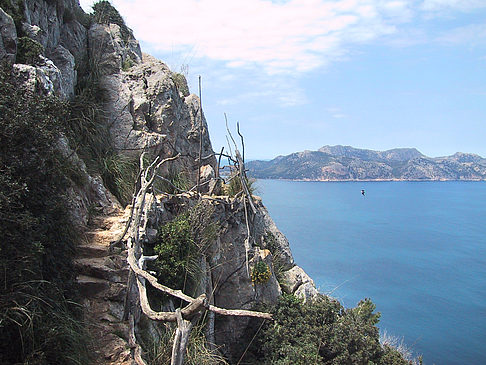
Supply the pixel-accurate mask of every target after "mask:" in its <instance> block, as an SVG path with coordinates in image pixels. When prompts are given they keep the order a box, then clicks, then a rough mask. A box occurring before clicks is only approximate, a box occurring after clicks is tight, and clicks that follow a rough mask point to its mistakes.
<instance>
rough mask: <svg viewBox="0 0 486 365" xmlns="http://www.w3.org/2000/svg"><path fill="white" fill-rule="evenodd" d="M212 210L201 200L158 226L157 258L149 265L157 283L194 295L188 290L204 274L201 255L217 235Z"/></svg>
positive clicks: (207, 203)
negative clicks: (155, 275) (155, 274)
mask: <svg viewBox="0 0 486 365" xmlns="http://www.w3.org/2000/svg"><path fill="white" fill-rule="evenodd" d="M213 212H214V206H213V205H211V203H209V202H207V201H202V202H199V203H198V204H196V205H195V206H194V207H192V208H191V209H189V210H188V211H186V212H183V213H181V214H179V215H178V216H177V217H176V218H174V219H173V220H172V221H170V222H168V223H166V224H164V225H162V226H161V227H159V230H158V234H157V240H156V243H155V244H154V246H153V253H155V254H157V255H158V258H157V260H155V261H154V262H152V263H150V268H151V269H152V270H154V271H155V272H156V273H157V279H158V281H159V282H160V283H162V284H164V285H166V286H169V287H171V288H173V289H180V290H182V291H184V292H186V293H188V294H190V295H193V293H192V292H191V291H192V290H193V289H195V288H196V287H197V286H198V284H199V281H200V278H201V275H203V274H205V273H203V272H201V268H200V261H201V257H202V255H204V252H205V251H206V249H207V247H208V246H209V245H210V244H211V243H212V242H213V241H214V240H215V239H216V237H217V235H218V230H219V226H218V224H217V223H216V222H215V221H213ZM149 251H150V248H147V252H146V254H152V252H149ZM162 299H164V298H162Z"/></svg>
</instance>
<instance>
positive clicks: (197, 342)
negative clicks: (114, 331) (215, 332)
mask: <svg viewBox="0 0 486 365" xmlns="http://www.w3.org/2000/svg"><path fill="white" fill-rule="evenodd" d="M200 322H202V321H200ZM175 330H176V328H175V326H174V325H171V324H169V323H166V324H159V325H158V326H157V337H158V339H154V337H153V336H152V335H151V334H148V333H143V334H142V336H141V337H142V338H141V340H142V347H143V349H144V351H145V357H146V358H147V360H148V363H149V364H151V365H166V364H170V360H171V354H172V343H173V340H174V332H175ZM184 364H186V365H227V364H228V363H227V362H226V360H225V359H224V358H223V357H221V356H220V355H219V354H218V351H217V350H213V351H211V350H210V349H209V348H208V346H207V342H206V338H205V336H204V327H203V326H202V324H198V325H196V326H194V328H193V329H192V331H191V335H190V336H189V343H188V346H187V352H186V356H185V359H184Z"/></svg>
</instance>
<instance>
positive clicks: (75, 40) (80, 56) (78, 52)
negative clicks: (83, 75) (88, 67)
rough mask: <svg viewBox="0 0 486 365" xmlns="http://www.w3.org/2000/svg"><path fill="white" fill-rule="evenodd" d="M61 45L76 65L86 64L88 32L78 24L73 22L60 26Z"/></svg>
mask: <svg viewBox="0 0 486 365" xmlns="http://www.w3.org/2000/svg"><path fill="white" fill-rule="evenodd" d="M61 45H62V46H63V47H64V48H66V49H67V50H69V52H71V54H72V55H73V56H74V58H75V60H76V63H77V64H78V65H81V64H82V63H83V62H87V58H88V30H87V29H86V28H85V27H84V26H83V25H82V24H80V23H79V22H77V21H75V20H73V21H70V22H68V23H65V24H63V25H62V28H61Z"/></svg>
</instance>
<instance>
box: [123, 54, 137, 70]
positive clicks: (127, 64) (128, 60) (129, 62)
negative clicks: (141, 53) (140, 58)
mask: <svg viewBox="0 0 486 365" xmlns="http://www.w3.org/2000/svg"><path fill="white" fill-rule="evenodd" d="M134 64H135V63H134V62H133V60H132V59H131V58H130V56H128V57H127V58H125V59H124V60H123V63H122V70H123V71H125V72H127V71H128V70H129V69H131V68H132V67H133V65H134Z"/></svg>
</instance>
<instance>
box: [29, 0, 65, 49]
mask: <svg viewBox="0 0 486 365" xmlns="http://www.w3.org/2000/svg"><path fill="white" fill-rule="evenodd" d="M63 12H64V2H63V1H44V0H41V1H38V0H26V1H25V12H24V14H25V19H26V22H27V24H29V25H31V26H37V27H38V28H39V29H40V30H39V31H37V32H36V34H29V36H30V37H31V38H33V39H35V40H36V41H37V42H39V43H40V44H42V45H43V46H44V48H45V49H46V50H48V49H53V48H55V47H56V46H57V45H58V44H59V39H60V36H61V24H62V14H63Z"/></svg>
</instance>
